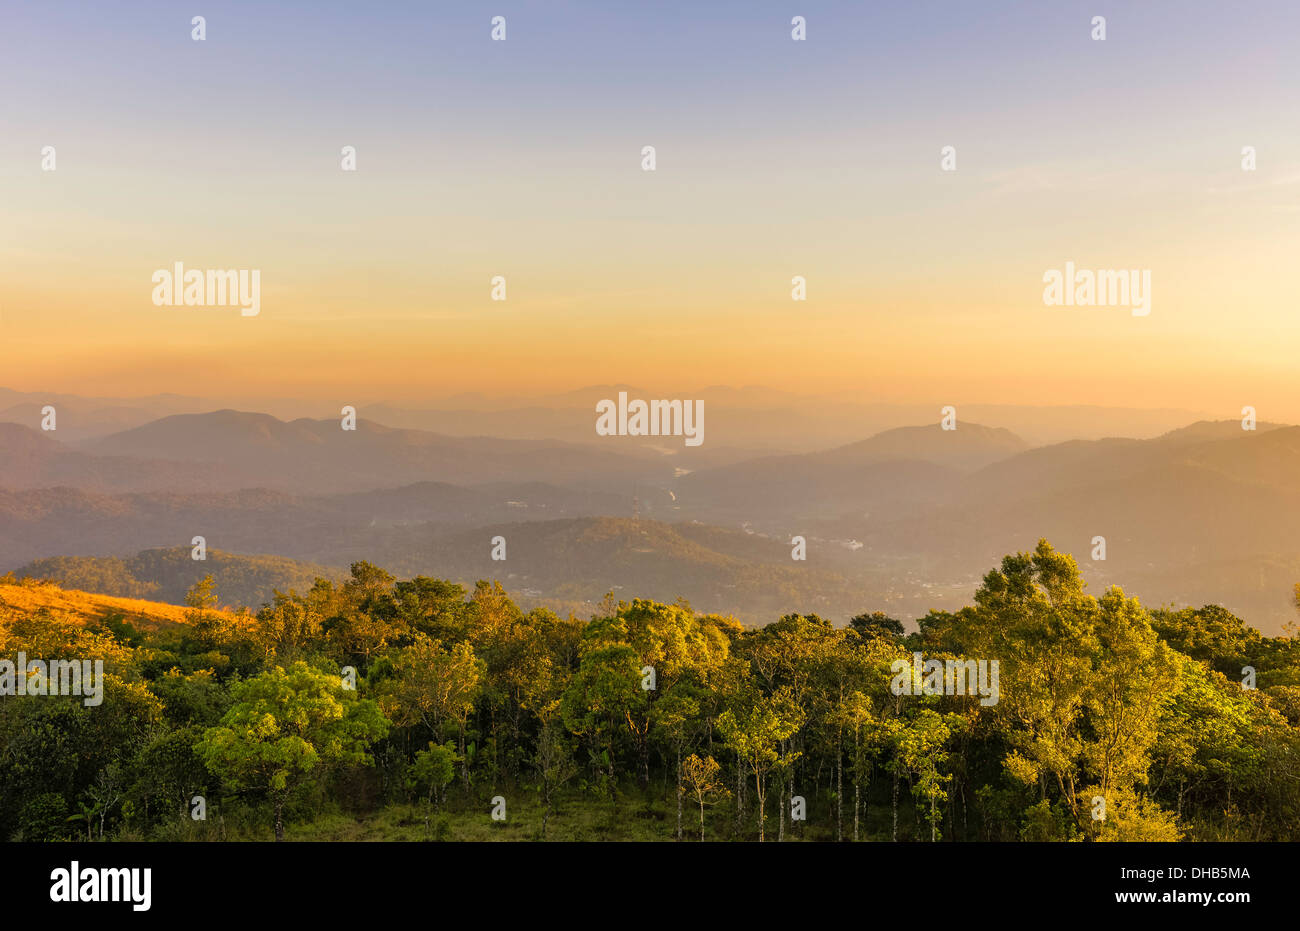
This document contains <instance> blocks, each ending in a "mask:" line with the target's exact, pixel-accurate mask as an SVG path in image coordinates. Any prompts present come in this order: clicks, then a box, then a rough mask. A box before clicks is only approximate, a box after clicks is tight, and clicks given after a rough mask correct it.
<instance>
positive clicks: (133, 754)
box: [0, 542, 1300, 841]
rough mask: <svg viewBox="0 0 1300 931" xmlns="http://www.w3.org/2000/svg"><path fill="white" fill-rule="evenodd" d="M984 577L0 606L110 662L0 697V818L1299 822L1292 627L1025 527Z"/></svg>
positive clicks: (766, 824) (365, 578)
mask: <svg viewBox="0 0 1300 931" xmlns="http://www.w3.org/2000/svg"><path fill="white" fill-rule="evenodd" d="M974 602H975V603H974V604H973V605H972V606H970V607H966V608H963V609H961V610H960V611H957V612H954V613H948V612H932V613H931V614H930V615H928V616H926V617H924V618H922V619H921V620H920V622H919V629H918V630H917V631H915V632H913V633H910V634H909V633H905V631H904V628H903V625H902V624H900V623H899V622H898V621H895V620H893V619H891V618H889V617H887V616H885V615H883V614H880V613H874V614H863V615H861V616H858V617H856V618H854V619H853V620H852V621H851V622H850V623H849V624H848V626H846V627H842V628H837V627H835V626H833V625H832V624H830V623H829V622H827V621H825V620H823V619H821V618H819V617H817V616H815V615H806V616H805V615H788V616H786V617H783V618H781V619H780V620H778V621H775V622H773V623H770V624H768V625H767V626H765V627H762V628H757V629H745V628H743V627H742V626H741V625H739V624H737V623H736V622H735V621H734V620H731V619H730V618H726V617H720V616H717V615H698V614H695V613H694V612H693V611H692V610H691V609H690V607H689V606H688V605H686V604H684V603H680V604H671V605H670V604H661V603H656V602H651V601H644V600H639V599H638V600H634V601H632V602H631V603H627V602H619V603H614V602H613V601H612V599H607V601H606V603H605V604H604V605H603V606H602V608H601V610H600V611H599V612H598V613H597V615H596V616H595V617H593V618H592V619H591V620H590V621H582V620H580V619H577V618H574V617H569V618H561V617H559V616H557V615H556V614H554V613H553V612H551V611H548V610H546V609H543V608H539V609H535V610H533V611H530V612H528V613H524V612H523V611H521V610H520V609H519V608H518V607H517V606H516V605H515V604H514V603H513V602H512V601H511V599H510V598H509V597H508V596H507V595H506V593H505V592H504V591H503V590H502V588H501V587H500V585H499V584H498V583H491V584H489V583H486V582H480V583H479V584H478V585H477V586H476V588H475V590H474V591H473V592H472V593H467V592H466V591H465V590H464V589H463V588H462V587H460V586H458V585H454V584H451V583H449V582H445V581H440V580H438V579H433V578H426V577H417V578H414V579H410V580H404V581H398V580H396V579H394V578H393V577H392V576H391V575H389V574H388V573H386V572H384V571H383V570H381V569H379V568H377V567H375V566H372V565H370V564H368V563H357V564H355V565H354V566H353V567H352V573H351V577H350V578H349V579H347V580H346V581H344V582H342V583H341V584H336V583H334V582H332V581H329V580H323V579H321V580H317V581H316V583H315V584H314V585H313V586H312V587H311V588H310V589H309V590H307V591H305V592H303V593H295V592H290V593H287V594H279V593H277V595H276V597H275V599H274V601H273V602H272V603H270V604H268V605H266V606H264V607H263V608H262V609H261V610H260V611H258V612H257V613H256V614H255V615H253V614H242V615H234V616H231V615H223V614H218V613H216V612H215V611H213V610H212V607H213V605H215V603H216V593H215V592H214V591H213V587H212V585H211V583H210V581H204V582H200V583H199V584H198V585H196V586H195V588H194V590H193V591H192V592H191V593H190V599H189V603H190V606H191V612H190V623H189V624H188V625H185V626H184V627H182V628H180V629H171V630H163V631H160V632H153V633H145V632H142V631H140V630H138V629H136V628H134V627H132V626H131V625H130V624H129V623H126V622H125V621H123V620H122V619H121V618H114V617H107V618H104V619H103V621H102V622H101V623H99V624H98V625H92V626H81V625H77V624H73V623H69V622H66V621H61V620H60V619H59V618H57V617H51V616H49V614H48V613H47V612H36V613H19V612H13V611H11V612H10V613H9V615H8V616H0V656H4V657H8V658H10V659H12V658H13V657H15V656H16V654H17V653H18V652H20V651H22V652H25V653H26V655H27V656H28V657H44V658H62V657H72V658H102V659H103V660H104V664H105V671H106V680H105V688H104V700H103V702H102V704H100V705H97V706H93V707H88V706H86V705H85V704H84V703H83V702H82V701H81V700H79V699H77V698H75V697H58V698H54V697H48V696H18V697H5V698H2V699H0V747H2V748H3V749H2V750H0V831H3V835H4V836H5V837H7V838H10V839H30V840H41V839H44V840H53V839H61V838H72V837H82V838H86V837H90V838H101V837H102V838H104V839H109V838H136V839H139V838H149V839H188V838H208V839H223V838H224V839H243V838H258V837H260V838H269V837H271V836H275V837H277V838H278V837H283V836H284V835H285V834H286V832H287V833H288V834H290V835H291V836H301V837H322V836H333V837H339V836H342V837H377V838H383V837H405V838H471V839H472V838H488V837H494V836H496V837H517V838H525V837H526V838H543V837H566V838H579V839H584V838H585V839H606V838H620V837H635V838H643V839H645V838H661V839H665V840H667V839H674V838H675V839H696V838H698V839H710V840H729V839H741V840H776V839H825V840H845V841H848V840H873V841H889V840H895V839H896V840H926V841H938V840H1006V841H1011V840H1163V839H1179V838H1183V839H1189V840H1245V839H1270V840H1278V839H1293V838H1294V837H1295V836H1296V834H1297V833H1298V831H1297V828H1298V827H1300V727H1298V725H1300V640H1297V639H1296V638H1293V637H1278V638H1265V637H1261V636H1260V635H1259V634H1258V633H1257V632H1256V631H1254V630H1253V629H1251V628H1249V627H1247V626H1246V625H1245V624H1244V623H1243V622H1242V621H1241V620H1239V619H1238V618H1236V617H1233V616H1232V615H1231V614H1230V613H1229V612H1227V611H1225V610H1223V609H1222V608H1218V607H1214V606H1210V607H1206V608H1203V609H1199V610H1193V609H1185V610H1181V611H1173V610H1155V611H1151V610H1148V609H1146V608H1144V607H1143V606H1142V605H1141V604H1139V603H1138V601H1137V600H1136V599H1132V598H1129V597H1126V596H1125V595H1124V593H1123V592H1121V591H1120V590H1119V589H1111V590H1109V591H1107V592H1105V593H1104V594H1103V595H1101V596H1100V597H1093V596H1091V595H1089V594H1087V593H1085V591H1084V590H1083V584H1082V581H1081V579H1080V577H1079V573H1078V569H1077V566H1076V565H1075V563H1074V560H1073V559H1072V558H1071V557H1069V556H1067V555H1064V554H1059V553H1057V552H1055V551H1054V550H1053V549H1052V548H1051V547H1050V546H1049V545H1048V544H1047V543H1046V542H1042V543H1040V544H1039V546H1038V548H1037V549H1036V551H1035V552H1033V553H1029V554H1025V553H1022V554H1018V555H1015V556H1008V557H1007V558H1006V559H1004V560H1003V562H1002V565H1001V567H1000V568H998V569H996V570H994V571H992V572H990V573H988V575H987V576H985V578H984V580H983V584H982V585H981V587H980V588H979V590H978V592H977V593H976V595H975V599H974ZM918 653H919V654H921V655H922V656H923V657H924V659H925V660H950V659H951V660H960V661H963V662H964V661H969V660H975V661H977V662H991V661H997V663H998V667H997V668H998V670H999V679H998V683H999V687H998V689H997V694H996V698H997V700H996V701H989V700H988V697H989V696H988V694H987V693H986V694H985V696H984V697H983V698H981V696H980V695H978V694H975V695H971V694H937V695H930V694H906V693H904V694H897V692H899V691H900V688H898V687H897V686H898V684H899V683H900V682H901V681H902V679H900V674H899V673H898V668H899V667H898V666H897V665H895V664H896V663H897V662H898V661H900V660H901V661H911V660H912V659H913V657H914V656H915V655H916V654H918ZM954 665H955V664H954ZM916 681H917V680H910V679H909V682H912V683H915V682H916ZM905 691H906V692H911V691H913V690H912V689H911V688H908V689H906V690H905ZM917 691H920V690H917ZM493 812H495V813H496V814H497V815H498V816H503V820H493V817H492V813H493ZM199 816H201V817H199ZM357 825H365V826H367V827H365V828H364V830H363V829H359V828H357V827H356V826H357Z"/></svg>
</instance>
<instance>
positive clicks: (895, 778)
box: [892, 770, 898, 842]
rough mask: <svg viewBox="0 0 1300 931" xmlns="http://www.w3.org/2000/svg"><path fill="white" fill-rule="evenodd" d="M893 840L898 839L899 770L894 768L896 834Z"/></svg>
mask: <svg viewBox="0 0 1300 931" xmlns="http://www.w3.org/2000/svg"><path fill="white" fill-rule="evenodd" d="M892 840H893V841H894V842H897V841H898V770H894V835H893V838H892Z"/></svg>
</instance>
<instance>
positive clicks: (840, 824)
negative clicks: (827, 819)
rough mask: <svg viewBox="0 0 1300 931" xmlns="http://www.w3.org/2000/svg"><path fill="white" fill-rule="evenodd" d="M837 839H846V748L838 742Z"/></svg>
mask: <svg viewBox="0 0 1300 931" xmlns="http://www.w3.org/2000/svg"><path fill="white" fill-rule="evenodd" d="M835 840H836V842H837V843H838V842H839V841H842V840H844V748H843V747H840V746H839V744H838V741H837V742H836V754H835Z"/></svg>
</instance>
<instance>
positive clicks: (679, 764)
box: [677, 744, 682, 841]
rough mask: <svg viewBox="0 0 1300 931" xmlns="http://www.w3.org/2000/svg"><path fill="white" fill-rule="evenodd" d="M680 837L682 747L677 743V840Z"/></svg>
mask: <svg viewBox="0 0 1300 931" xmlns="http://www.w3.org/2000/svg"><path fill="white" fill-rule="evenodd" d="M681 839H682V747H681V744H678V745H677V840H678V841H680V840H681Z"/></svg>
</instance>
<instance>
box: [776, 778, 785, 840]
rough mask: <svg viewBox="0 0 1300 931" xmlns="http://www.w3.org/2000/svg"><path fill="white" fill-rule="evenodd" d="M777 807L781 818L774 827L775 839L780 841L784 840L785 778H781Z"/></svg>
mask: <svg viewBox="0 0 1300 931" xmlns="http://www.w3.org/2000/svg"><path fill="white" fill-rule="evenodd" d="M777 808H778V810H779V813H780V815H781V820H780V822H779V823H778V826H777V829H776V840H777V843H780V842H782V841H784V840H785V779H782V780H781V791H780V793H779V796H778V798H777Z"/></svg>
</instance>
